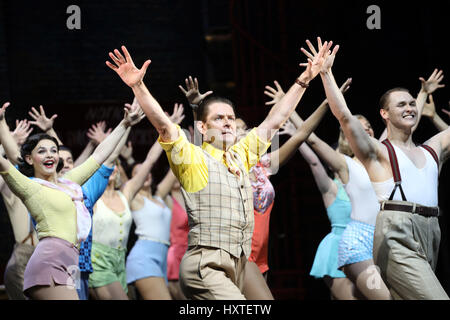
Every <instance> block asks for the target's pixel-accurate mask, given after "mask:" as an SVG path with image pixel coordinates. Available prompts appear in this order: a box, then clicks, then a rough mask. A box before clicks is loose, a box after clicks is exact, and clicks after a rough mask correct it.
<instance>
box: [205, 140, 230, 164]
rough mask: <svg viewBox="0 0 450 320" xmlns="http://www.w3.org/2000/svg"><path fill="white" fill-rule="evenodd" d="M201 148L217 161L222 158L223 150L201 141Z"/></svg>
mask: <svg viewBox="0 0 450 320" xmlns="http://www.w3.org/2000/svg"><path fill="white" fill-rule="evenodd" d="M202 149H203V150H205V151H206V152H208V153H209V154H210V155H211V156H212V157H213V158H214V159H216V160H218V161H220V160H222V159H223V154H224V153H225V152H224V151H223V150H220V149H217V148H216V147H214V146H213V145H211V144H209V143H207V142H203V144H202Z"/></svg>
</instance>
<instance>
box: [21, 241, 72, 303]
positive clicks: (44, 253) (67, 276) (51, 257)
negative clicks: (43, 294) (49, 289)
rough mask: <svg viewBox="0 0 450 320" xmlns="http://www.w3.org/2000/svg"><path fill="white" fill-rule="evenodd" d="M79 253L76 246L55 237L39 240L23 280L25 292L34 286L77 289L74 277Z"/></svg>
mask: <svg viewBox="0 0 450 320" xmlns="http://www.w3.org/2000/svg"><path fill="white" fill-rule="evenodd" d="M78 255H79V251H78V249H77V248H76V247H75V245H74V244H72V243H70V242H68V241H66V240H63V239H60V238H55V237H47V238H43V239H40V240H39V243H38V244H37V246H36V248H35V249H34V252H33V254H32V255H31V258H30V260H29V261H28V264H27V267H26V268H25V273H24V276H23V277H24V280H23V292H24V293H25V295H27V296H28V294H27V290H28V289H30V288H31V287H34V286H51V285H53V284H59V285H66V286H69V287H73V288H74V289H75V284H76V283H75V280H76V279H75V278H74V277H73V275H74V274H75V272H77V270H79V268H78Z"/></svg>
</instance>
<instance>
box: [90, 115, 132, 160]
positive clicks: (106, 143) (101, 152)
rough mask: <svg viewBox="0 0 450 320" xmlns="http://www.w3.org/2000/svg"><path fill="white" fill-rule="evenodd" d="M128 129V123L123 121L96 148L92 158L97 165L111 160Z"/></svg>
mask: <svg viewBox="0 0 450 320" xmlns="http://www.w3.org/2000/svg"><path fill="white" fill-rule="evenodd" d="M128 127H129V125H128V123H126V121H125V120H122V121H121V122H120V123H119V124H118V125H117V127H116V128H114V130H113V131H112V132H111V133H110V134H109V135H108V136H107V137H106V138H105V140H103V141H102V142H101V143H100V144H99V145H98V146H97V148H95V151H94V153H93V154H92V157H93V158H94V159H95V160H96V161H97V163H99V164H102V163H104V162H105V161H106V159H108V158H109V156H110V155H111V154H112V152H113V151H114V149H115V148H116V146H117V144H118V143H119V141H120V139H121V138H122V136H123V135H124V133H125V131H126V130H127V129H128Z"/></svg>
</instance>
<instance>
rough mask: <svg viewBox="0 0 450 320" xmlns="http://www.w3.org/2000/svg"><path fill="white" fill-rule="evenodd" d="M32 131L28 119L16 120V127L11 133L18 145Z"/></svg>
mask: <svg viewBox="0 0 450 320" xmlns="http://www.w3.org/2000/svg"><path fill="white" fill-rule="evenodd" d="M32 131H33V128H32V127H31V125H30V123H29V122H28V120H26V119H25V120H20V121H19V120H16V129H14V131H13V132H12V133H11V134H12V136H13V138H14V140H15V141H16V142H17V144H18V145H19V146H21V145H22V144H24V142H25V141H26V140H27V138H28V136H29V135H30V133H31V132H32Z"/></svg>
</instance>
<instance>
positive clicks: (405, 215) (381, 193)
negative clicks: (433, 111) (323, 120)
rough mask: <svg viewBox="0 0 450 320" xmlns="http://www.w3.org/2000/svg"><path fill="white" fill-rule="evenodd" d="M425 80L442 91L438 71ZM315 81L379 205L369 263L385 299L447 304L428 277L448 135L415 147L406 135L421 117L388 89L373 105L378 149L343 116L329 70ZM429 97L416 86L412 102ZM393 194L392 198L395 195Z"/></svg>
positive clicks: (400, 93)
mask: <svg viewBox="0 0 450 320" xmlns="http://www.w3.org/2000/svg"><path fill="white" fill-rule="evenodd" d="M432 77H433V78H434V79H435V82H434V88H433V89H434V90H435V89H436V88H440V87H442V86H443V85H439V82H440V81H441V80H442V78H443V76H442V71H440V72H437V70H435V72H434V73H433V74H432ZM321 78H322V82H323V85H324V88H325V92H326V95H327V99H328V103H329V105H330V108H331V111H332V112H333V115H334V116H335V117H336V118H337V119H338V120H339V123H340V125H341V127H342V129H343V131H344V133H345V136H346V137H347V139H348V140H349V143H350V145H351V148H352V150H353V151H354V153H355V155H356V156H357V157H358V159H359V160H360V161H361V162H362V163H363V165H364V167H365V168H366V170H367V173H368V174H369V177H370V180H371V181H372V184H373V187H374V190H375V193H376V195H377V198H378V200H379V201H380V212H379V213H378V215H377V221H376V226H375V235H374V247H373V256H374V261H375V264H376V265H378V267H379V268H380V273H381V275H382V277H383V279H384V281H385V283H386V285H387V286H388V288H389V290H390V292H391V295H392V297H393V298H394V299H413V300H414V299H415V300H422V299H424V300H429V299H430V300H431V299H446V300H447V299H449V297H448V295H447V294H446V292H445V291H444V289H443V288H442V286H441V284H440V283H439V280H438V279H437V278H436V275H435V274H434V269H435V267H436V260H437V255H438V249H439V242H440V236H441V234H440V229H439V222H438V215H439V208H438V178H439V170H440V168H441V167H442V164H443V163H444V162H445V161H446V160H447V159H448V158H449V155H450V129H446V130H444V131H442V132H440V133H438V134H436V135H435V136H433V137H431V138H430V139H429V140H427V141H426V142H425V143H424V144H423V146H416V145H415V144H414V142H413V141H412V132H413V131H414V129H415V127H416V126H417V124H418V122H419V119H420V111H421V110H420V111H419V110H418V108H417V106H416V99H415V98H413V97H412V96H411V94H410V93H409V92H408V90H406V89H403V88H395V89H392V90H389V91H388V92H386V93H385V94H384V95H383V96H382V98H381V99H380V107H381V109H380V114H381V117H382V118H383V120H384V121H385V123H386V127H387V139H386V140H385V141H384V142H383V143H382V142H379V141H378V140H376V139H374V138H372V137H370V136H369V135H368V134H367V133H366V132H365V131H364V129H363V127H362V126H361V123H360V122H359V120H358V119H357V118H356V117H354V116H353V115H352V114H351V112H350V110H349V109H348V107H347V105H346V102H345V99H344V97H343V95H342V93H341V92H340V90H339V87H338V86H337V84H336V81H335V79H334V76H333V74H332V71H331V68H326V67H324V68H322V70H321ZM430 78H431V77H430ZM434 90H432V89H430V88H429V87H427V83H426V82H425V81H424V80H423V79H422V90H421V94H419V96H418V99H417V100H421V99H426V97H427V95H428V94H429V93H431V92H432V91H434ZM430 91H431V92H430ZM421 102H422V101H421ZM417 105H420V104H419V102H417ZM397 188H400V192H396V191H397Z"/></svg>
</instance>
